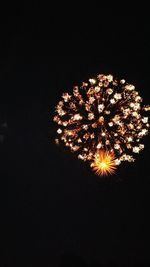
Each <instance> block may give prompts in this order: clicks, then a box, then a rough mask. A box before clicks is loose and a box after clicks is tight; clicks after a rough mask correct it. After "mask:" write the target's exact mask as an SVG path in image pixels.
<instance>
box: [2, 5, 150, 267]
mask: <svg viewBox="0 0 150 267" xmlns="http://www.w3.org/2000/svg"><path fill="white" fill-rule="evenodd" d="M31 3H32V1H31ZM31 3H27V2H26V3H24V4H22V6H20V7H18V6H10V7H9V10H8V8H7V7H4V10H3V8H2V9H1V13H2V14H3V12H5V13H6V15H5V16H4V18H3V17H2V16H1V25H0V26H1V36H0V40H1V46H0V66H1V69H0V70H1V71H0V136H1V138H0V156H1V161H0V177H1V179H0V182H1V185H0V190H1V192H0V195H1V206H2V209H1V238H0V245H1V251H2V254H3V256H2V257H1V260H0V261H1V262H2V263H1V265H0V266H103V264H107V265H108V266H134V264H138V263H139V264H140V263H141V264H145V263H147V264H148V263H150V255H149V238H150V231H149V225H150V221H149V202H150V183H149V154H150V146H149V137H146V138H145V140H144V144H145V149H144V151H143V152H142V153H141V154H140V155H139V156H138V158H137V161H136V162H135V163H134V164H124V165H123V164H122V166H121V167H120V168H119V170H118V172H117V173H116V175H115V176H113V177H110V178H108V179H106V180H105V179H99V178H97V177H96V176H95V175H94V174H93V173H92V172H91V170H90V168H89V167H88V165H86V164H83V163H82V162H80V161H79V160H77V159H76V158H75V157H74V156H73V155H70V153H68V152H67V151H66V150H65V148H63V147H62V146H61V147H57V146H56V145H55V143H54V138H55V125H54V124H53V122H52V117H53V114H54V108H55V105H56V104H57V102H58V101H59V98H60V96H61V94H62V93H63V92H64V91H71V88H72V86H73V85H75V84H77V83H79V82H80V81H83V80H84V81H85V80H86V79H88V78H89V76H93V75H97V74H98V73H112V74H114V75H116V76H117V77H120V78H125V79H127V80H128V81H129V82H131V83H133V84H135V85H136V87H137V88H138V91H139V92H140V95H141V96H142V97H143V98H144V103H145V104H149V103H150V89H149V84H150V74H149V62H150V51H149V47H150V46H149V44H150V43H149V34H150V30H149V26H148V24H149V21H148V18H147V15H146V13H144V11H142V10H141V13H138V14H137V12H136V11H135V10H134V12H133V13H132V12H131V13H129V12H125V14H122V13H121V12H119V11H118V12H117V11H116V12H115V13H113V12H112V10H109V11H108V10H107V8H105V9H100V12H98V14H99V13H100V14H99V15H96V14H95V17H94V18H93V16H91V13H92V11H91V13H89V14H86V15H85V13H84V12H83V13H82V12H81V11H80V12H79V13H78V12H77V13H76V15H75V16H74V15H73V13H72V12H71V11H70V12H69V11H68V16H66V15H65V14H64V13H63V14H61V17H60V15H59V13H58V10H57V9H56V10H52V8H51V9H48V6H44V4H41V5H38V4H33V3H32V4H31ZM72 8H73V7H72ZM95 8H96V7H95ZM79 10H80V9H79ZM60 11H61V7H60V6H59V12H60ZM97 11H98V10H97ZM60 13H61V12H60ZM64 17H65V18H64ZM73 263H74V265H71V264H73ZM67 264H68V265H67ZM101 264H102V265H101ZM113 264H114V265H113ZM115 264H116V265H115Z"/></svg>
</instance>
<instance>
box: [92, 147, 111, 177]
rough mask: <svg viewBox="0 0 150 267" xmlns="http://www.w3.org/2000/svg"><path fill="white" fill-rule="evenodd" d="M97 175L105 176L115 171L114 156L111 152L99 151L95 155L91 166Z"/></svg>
mask: <svg viewBox="0 0 150 267" xmlns="http://www.w3.org/2000/svg"><path fill="white" fill-rule="evenodd" d="M91 167H92V169H93V170H94V171H95V173H96V174H97V175H100V176H107V175H109V174H113V173H114V172H115V169H116V163H115V156H114V154H113V153H112V152H109V151H104V150H101V151H100V152H99V153H97V154H96V155H95V158H94V161H93V162H92V164H91Z"/></svg>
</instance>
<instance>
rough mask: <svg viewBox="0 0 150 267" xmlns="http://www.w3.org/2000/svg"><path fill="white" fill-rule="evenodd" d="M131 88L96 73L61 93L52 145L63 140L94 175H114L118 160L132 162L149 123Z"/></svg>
mask: <svg viewBox="0 0 150 267" xmlns="http://www.w3.org/2000/svg"><path fill="white" fill-rule="evenodd" d="M147 111H150V106H149V105H147V106H143V105H142V98H141V97H140V96H139V93H138V92H137V91H136V90H135V86H134V85H132V84H129V83H127V82H126V81H125V80H124V79H121V80H119V79H115V78H114V77H113V76H112V75H110V74H109V75H103V74H100V75H98V76H97V77H96V78H94V79H89V81H88V82H83V83H82V85H81V86H74V88H73V93H72V94H68V93H64V94H63V95H62V100H61V101H60V102H59V103H58V105H57V106H56V115H55V116H54V119H53V120H54V121H55V122H56V123H57V124H58V129H57V134H58V138H56V143H59V140H61V141H63V142H64V143H65V145H66V146H67V147H69V148H70V150H71V151H72V152H76V153H77V154H78V158H79V159H81V160H83V161H89V162H90V163H91V167H92V168H93V170H94V171H95V172H96V173H97V174H98V175H107V174H112V173H114V171H115V169H116V167H117V165H119V164H120V163H121V162H122V161H128V162H133V161H134V160H135V159H134V156H133V155H134V153H139V152H140V151H141V150H142V149H143V148H144V144H142V143H141V142H140V141H141V139H142V138H143V137H144V136H145V135H147V134H148V129H149V123H148V117H147V116H145V113H146V112H147Z"/></svg>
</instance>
